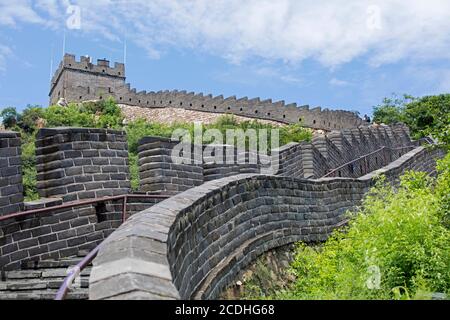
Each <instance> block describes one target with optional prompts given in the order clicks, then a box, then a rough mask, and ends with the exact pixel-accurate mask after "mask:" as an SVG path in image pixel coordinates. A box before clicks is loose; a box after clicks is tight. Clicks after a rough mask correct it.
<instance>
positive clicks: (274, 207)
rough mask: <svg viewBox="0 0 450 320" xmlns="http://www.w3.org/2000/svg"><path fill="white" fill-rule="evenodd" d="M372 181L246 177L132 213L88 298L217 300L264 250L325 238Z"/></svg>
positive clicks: (98, 268) (413, 156) (424, 159)
mask: <svg viewBox="0 0 450 320" xmlns="http://www.w3.org/2000/svg"><path fill="white" fill-rule="evenodd" d="M440 156H442V152H440V151H439V150H429V149H425V148H423V147H418V148H416V149H414V150H413V151H411V152H409V153H407V154H405V155H403V156H402V157H400V158H399V159H398V160H397V161H395V162H394V163H392V164H391V165H390V166H389V167H387V168H384V169H383V170H382V171H383V172H384V173H385V174H386V175H387V176H388V179H389V180H390V181H395V179H397V178H398V176H399V175H400V174H401V173H402V172H404V170H407V169H412V168H414V169H417V170H421V171H426V172H433V171H434V168H435V159H436V158H438V157H440ZM373 182H374V180H373V175H369V176H364V177H361V178H358V179H352V178H325V179H320V180H303V179H294V178H288V177H280V176H278V177H277V176H266V175H253V174H247V175H245V174H244V175H237V176H232V177H227V178H223V179H219V180H215V181H210V182H207V183H205V184H203V185H201V186H198V187H195V188H193V189H190V190H187V191H185V192H183V193H181V194H178V195H175V196H173V197H171V198H170V199H167V200H165V201H163V202H161V203H159V204H157V205H155V206H153V207H152V208H150V209H147V210H145V211H143V212H140V213H138V214H136V215H134V216H133V217H132V219H130V220H129V221H128V222H126V223H125V224H124V225H122V226H121V227H119V229H118V230H117V231H115V232H113V233H112V234H111V236H110V237H108V239H106V241H105V242H104V244H103V245H102V248H101V250H100V252H99V254H98V256H97V258H96V259H95V260H94V268H93V269H92V273H91V276H90V289H89V290H90V292H89V295H90V298H91V299H200V298H201V299H214V298H217V297H218V296H219V294H220V292H221V291H222V290H223V289H224V288H225V287H226V285H227V284H229V283H230V281H231V280H232V279H234V277H235V276H236V274H237V273H238V272H239V271H240V270H241V269H242V268H244V267H245V266H247V265H248V264H249V263H250V262H251V261H252V260H254V259H255V258H256V257H257V256H259V255H260V254H262V253H263V252H266V251H268V250H270V249H272V248H275V247H279V246H282V245H285V244H288V243H292V242H296V241H304V242H307V243H309V242H318V241H323V240H325V239H327V237H328V236H329V235H330V233H331V232H332V231H333V230H334V229H335V228H336V227H339V226H341V225H343V224H345V222H346V216H345V212H346V211H347V210H352V209H353V208H354V207H355V206H356V205H358V204H359V203H360V201H361V199H362V198H363V196H364V194H365V193H366V192H367V190H368V189H369V188H370V187H371V186H372V184H373ZM125 249H126V250H125Z"/></svg>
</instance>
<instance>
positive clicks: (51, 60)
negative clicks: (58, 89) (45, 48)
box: [50, 44, 53, 82]
mask: <svg viewBox="0 0 450 320" xmlns="http://www.w3.org/2000/svg"><path fill="white" fill-rule="evenodd" d="M52 77H53V44H52V47H51V50H50V82H51V81H52Z"/></svg>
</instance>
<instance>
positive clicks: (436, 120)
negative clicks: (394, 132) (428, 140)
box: [404, 94, 450, 148]
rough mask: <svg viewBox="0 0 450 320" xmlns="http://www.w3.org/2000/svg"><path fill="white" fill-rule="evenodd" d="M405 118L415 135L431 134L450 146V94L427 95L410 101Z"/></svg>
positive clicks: (444, 144) (446, 145)
mask: <svg viewBox="0 0 450 320" xmlns="http://www.w3.org/2000/svg"><path fill="white" fill-rule="evenodd" d="M404 119H405V123H406V124H407V125H408V126H409V127H410V128H411V131H412V132H413V133H414V135H415V137H417V138H420V137H424V136H428V135H431V136H433V137H434V138H436V139H438V141H439V142H440V143H441V144H442V145H443V146H445V147H447V148H448V147H449V146H450V94H441V95H436V96H425V97H422V98H420V99H417V100H415V101H412V102H410V103H408V104H407V105H406V106H405V109H404Z"/></svg>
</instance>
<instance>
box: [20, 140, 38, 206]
mask: <svg viewBox="0 0 450 320" xmlns="http://www.w3.org/2000/svg"><path fill="white" fill-rule="evenodd" d="M21 136H22V156H21V157H22V182H23V194H24V197H25V201H32V200H37V199H39V194H38V192H37V188H36V184H37V180H36V177H37V170H36V156H35V149H36V147H35V144H34V143H35V141H36V135H35V133H26V132H22V134H21Z"/></svg>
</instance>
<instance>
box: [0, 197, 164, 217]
mask: <svg viewBox="0 0 450 320" xmlns="http://www.w3.org/2000/svg"><path fill="white" fill-rule="evenodd" d="M128 198H147V199H167V198H168V196H166V195H148V194H124V195H119V196H109V197H102V198H96V199H90V200H81V201H72V202H67V203H64V204H60V205H57V206H51V207H47V208H40V209H32V210H26V211H20V212H16V213H10V214H8V215H4V216H0V222H1V221H4V220H8V219H13V218H19V217H24V216H29V215H32V214H40V213H47V212H49V211H53V210H60V209H67V208H74V207H81V206H84V205H88V204H94V203H98V202H106V201H114V200H125V201H126V200H127V199H128Z"/></svg>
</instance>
